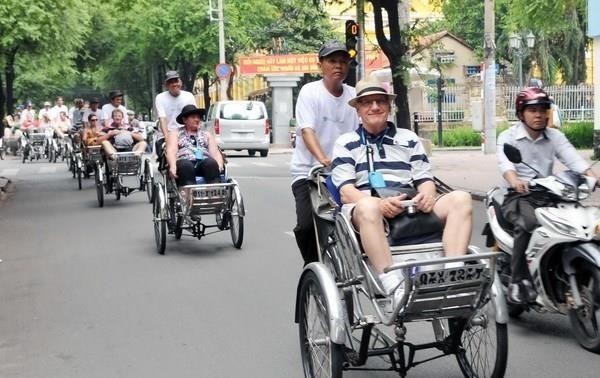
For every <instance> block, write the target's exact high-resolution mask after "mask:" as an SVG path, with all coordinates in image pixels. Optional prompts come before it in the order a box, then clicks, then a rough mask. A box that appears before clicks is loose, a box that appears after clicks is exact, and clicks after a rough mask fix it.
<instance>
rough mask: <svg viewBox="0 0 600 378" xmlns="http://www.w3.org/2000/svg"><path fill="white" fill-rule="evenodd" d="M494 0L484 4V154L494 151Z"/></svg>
mask: <svg viewBox="0 0 600 378" xmlns="http://www.w3.org/2000/svg"><path fill="white" fill-rule="evenodd" d="M494 13H495V12H494V0H485V4H484V42H483V43H484V45H483V46H484V56H485V71H484V77H483V125H484V129H483V130H484V135H485V140H484V146H483V151H484V153H486V154H494V153H496V123H495V122H496V42H495V40H496V34H495V31H494V28H495V20H494Z"/></svg>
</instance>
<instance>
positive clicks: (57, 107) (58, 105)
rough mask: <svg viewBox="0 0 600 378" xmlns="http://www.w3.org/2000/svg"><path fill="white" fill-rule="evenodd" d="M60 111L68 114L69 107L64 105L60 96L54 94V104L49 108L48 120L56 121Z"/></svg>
mask: <svg viewBox="0 0 600 378" xmlns="http://www.w3.org/2000/svg"><path fill="white" fill-rule="evenodd" d="M60 112H65V113H66V114H69V109H68V108H67V106H66V105H65V103H64V101H63V98H62V96H56V100H55V101H54V106H53V107H52V108H51V109H50V121H52V122H55V121H58V116H59V115H60Z"/></svg>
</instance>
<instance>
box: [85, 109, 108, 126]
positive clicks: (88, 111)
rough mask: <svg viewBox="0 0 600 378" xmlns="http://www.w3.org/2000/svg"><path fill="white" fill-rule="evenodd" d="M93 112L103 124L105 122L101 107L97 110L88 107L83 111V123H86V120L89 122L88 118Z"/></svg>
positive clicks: (99, 123)
mask: <svg viewBox="0 0 600 378" xmlns="http://www.w3.org/2000/svg"><path fill="white" fill-rule="evenodd" d="M91 114H94V115H95V116H96V117H98V119H99V122H98V125H101V124H102V123H103V118H102V110H101V109H100V108H98V109H96V110H92V108H86V109H85V111H84V112H83V123H84V124H85V123H86V122H89V121H88V119H89V117H90V115H91Z"/></svg>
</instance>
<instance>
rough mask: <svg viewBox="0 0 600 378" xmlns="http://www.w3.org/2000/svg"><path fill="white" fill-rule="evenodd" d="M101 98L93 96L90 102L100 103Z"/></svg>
mask: <svg viewBox="0 0 600 378" xmlns="http://www.w3.org/2000/svg"><path fill="white" fill-rule="evenodd" d="M99 103H100V100H99V99H98V97H92V98H90V104H99Z"/></svg>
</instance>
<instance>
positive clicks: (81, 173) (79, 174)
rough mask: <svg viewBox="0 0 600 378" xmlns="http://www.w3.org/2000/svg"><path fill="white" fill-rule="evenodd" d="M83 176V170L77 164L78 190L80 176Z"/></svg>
mask: <svg viewBox="0 0 600 378" xmlns="http://www.w3.org/2000/svg"><path fill="white" fill-rule="evenodd" d="M82 176H83V172H82V171H81V168H80V167H79V166H78V167H77V187H78V188H79V190H81V178H82Z"/></svg>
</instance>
